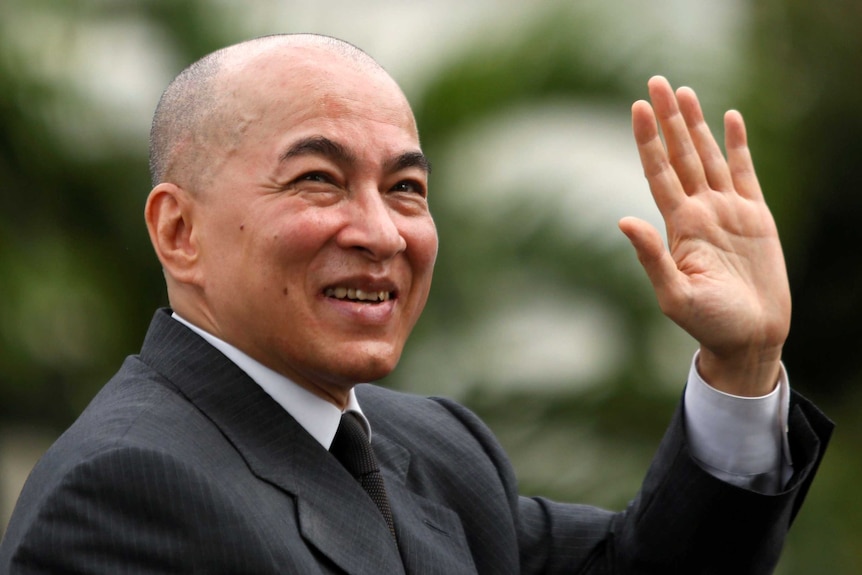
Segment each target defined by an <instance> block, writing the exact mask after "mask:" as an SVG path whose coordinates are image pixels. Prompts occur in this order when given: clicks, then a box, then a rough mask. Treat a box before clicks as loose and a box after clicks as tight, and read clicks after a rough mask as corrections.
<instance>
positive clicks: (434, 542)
mask: <svg viewBox="0 0 862 575" xmlns="http://www.w3.org/2000/svg"><path fill="white" fill-rule="evenodd" d="M363 411H365V409H364V408H363ZM367 415H368V416H369V418H370V419H371V427H372V430H374V429H377V428H379V426H377V427H375V425H374V419H373V415H374V414H373V413H372V412H370V410H369V411H368V412H367ZM372 444H373V446H374V452H375V455H377V459H378V460H379V462H380V467H381V471H382V473H383V478H384V481H385V482H386V493H387V495H388V496H389V504H390V507H391V508H392V515H393V518H394V520H395V532H396V533H397V536H398V545H399V547H400V550H401V557H402V561H403V563H404V569H405V571H407V573H417V574H419V573H421V574H422V575H459V574H474V573H476V567H475V565H474V564H473V557H472V554H471V553H470V548H469V546H468V545H467V538H466V536H465V534H464V529H463V527H462V525H461V519H460V517H458V514H457V513H455V512H454V511H453V510H451V509H449V508H448V507H445V506H443V505H440V504H439V503H436V502H434V501H431V500H430V499H426V498H424V497H422V496H421V495H419V494H417V493H415V492H413V491H412V490H410V489H409V488H408V487H407V485H408V472H409V468H410V461H411V456H410V452H409V451H408V450H407V449H406V448H405V447H404V446H402V445H401V444H399V443H398V442H396V441H394V440H392V439H390V438H388V437H386V436H385V435H383V434H381V433H377V432H373V437H372Z"/></svg>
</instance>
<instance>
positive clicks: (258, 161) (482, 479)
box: [0, 35, 831, 575]
mask: <svg viewBox="0 0 862 575" xmlns="http://www.w3.org/2000/svg"><path fill="white" fill-rule="evenodd" d="M649 88H650V96H651V99H652V102H653V106H654V107H653V106H650V104H648V103H646V102H637V103H636V104H635V105H634V106H633V108H632V118H633V124H634V132H635V138H636V140H637V144H638V148H639V150H640V155H641V161H642V163H643V166H644V171H645V174H646V176H647V179H648V181H649V184H650V188H651V190H652V194H653V196H654V198H655V200H656V202H657V204H658V206H659V209H660V210H661V213H662V215H663V216H664V218H665V220H666V224H667V231H668V243H669V248H670V251H667V250H666V249H665V248H664V246H663V243H662V241H661V238H660V236H659V234H658V232H657V231H656V230H655V229H653V228H652V227H651V226H649V225H648V224H646V223H645V222H643V221H640V220H636V219H633V218H626V219H624V220H622V221H621V222H620V227H621V229H622V231H623V232H624V233H625V234H626V235H627V236H628V237H629V239H630V240H631V242H632V244H633V245H634V247H635V249H636V251H637V254H638V257H639V259H640V261H641V262H642V264H643V266H644V268H645V269H646V272H647V274H648V276H649V278H650V280H651V282H652V284H653V286H654V288H655V291H656V294H657V296H658V300H659V303H660V305H661V307H662V309H663V310H664V311H665V313H666V314H667V315H668V316H669V317H671V318H672V319H673V320H674V321H676V322H677V323H678V324H680V325H681V326H682V327H683V328H684V329H686V330H687V331H688V332H689V333H690V334H692V335H693V336H694V337H695V338H696V339H697V340H698V341H699V342H700V350H699V353H698V355H697V357H696V361H695V364H696V369H694V368H693V369H692V373H691V375H690V377H689V384H688V386H687V389H686V395H685V398H684V401H683V403H682V405H681V407H680V409H679V410H678V413H677V414H676V415H675V416H674V420H673V421H672V423H671V426H670V428H669V430H668V433H667V435H666V437H665V439H664V440H663V442H662V444H661V446H660V448H659V451H658V453H657V455H656V459H655V460H654V462H653V464H652V466H651V468H650V470H649V472H648V473H647V476H646V479H645V481H644V484H643V487H642V490H641V492H640V493H639V494H638V496H637V497H636V498H635V499H634V500H633V502H632V503H631V505H630V506H629V507H628V509H627V510H626V511H625V512H622V513H611V512H608V511H603V510H599V509H595V508H591V507H587V506H581V505H569V504H560V503H554V502H550V501H548V500H545V499H541V498H521V497H519V496H518V495H517V491H516V484H515V479H514V477H513V473H512V470H511V467H510V465H509V463H508V461H507V459H506V456H505V454H503V452H502V450H501V448H500V446H499V445H498V444H497V442H496V440H495V439H494V437H493V435H492V434H491V433H490V431H489V430H488V429H487V428H486V427H485V426H484V425H483V424H482V423H481V422H480V421H478V419H477V418H476V417H475V416H474V415H472V414H471V413H470V412H469V411H467V410H466V409H465V408H463V407H461V406H459V405H457V404H455V403H453V402H451V401H448V400H444V399H427V398H420V397H414V396H410V395H405V394H400V393H396V392H393V391H388V390H385V389H381V388H379V387H376V386H372V385H358V384H357V382H368V381H374V380H376V379H378V378H380V377H382V376H384V375H386V374H387V373H389V372H390V371H391V370H392V369H394V367H395V365H396V363H397V361H398V359H399V357H400V354H401V350H402V347H403V345H404V343H405V341H406V339H407V336H408V335H409V333H410V331H411V329H412V327H413V325H414V323H415V322H416V320H417V318H418V317H419V314H420V313H421V311H422V308H423V306H424V304H425V301H426V297H427V295H428V291H429V287H430V283H431V272H432V268H433V265H434V260H435V256H436V252H437V235H436V231H435V227H434V223H433V220H432V219H431V215H430V213H429V209H428V197H427V192H428V170H429V164H428V162H427V160H426V159H425V156H424V155H423V154H422V151H421V148H420V145H419V136H418V131H417V128H416V125H415V121H414V119H413V115H412V112H411V110H410V107H409V105H408V103H407V101H406V99H405V97H404V95H403V94H402V92H401V90H400V89H399V88H398V86H397V85H396V84H395V82H394V81H393V80H392V79H391V78H390V77H389V76H388V74H386V73H385V72H384V71H383V70H382V69H381V68H380V67H379V65H377V64H376V63H375V62H374V61H373V60H372V59H371V58H370V57H369V56H367V55H366V54H364V53H363V52H361V51H359V50H358V49H356V48H354V47H353V46H350V45H348V44H346V43H344V42H341V41H338V40H335V39H332V38H327V37H321V36H313V35H290V36H274V37H266V38H262V39H257V40H254V41H251V42H246V43H243V44H240V45H237V46H233V47H229V48H227V49H224V50H222V51H219V52H216V53H215V54H212V55H210V56H208V57H206V58H204V59H202V60H201V61H199V62H197V63H196V64H194V65H192V66H191V67H190V68H188V69H187V70H186V71H184V72H183V73H182V74H180V76H179V77H178V78H177V79H176V80H175V81H174V82H173V83H172V84H171V86H170V87H169V88H168V89H167V91H166V92H165V94H164V95H163V97H162V100H161V102H160V104H159V107H158V109H157V111H156V115H155V118H154V122H153V130H152V135H151V171H152V174H153V180H154V186H155V187H154V188H153V190H152V191H151V193H150V196H149V198H148V200H147V205H146V212H145V215H146V222H147V227H148V230H149V233H150V238H151V240H152V243H153V246H154V248H155V251H156V253H157V255H158V257H159V260H160V261H161V263H162V266H163V268H164V273H165V278H166V282H167V288H168V295H169V299H170V304H171V308H172V311H171V310H160V311H159V312H157V313H156V316H155V318H154V320H153V323H152V325H151V327H150V331H149V333H148V334H147V337H146V339H145V342H144V345H143V348H142V351H141V354H140V355H139V356H134V357H130V358H128V359H127V361H126V362H125V363H124V365H123V367H122V368H121V369H120V371H119V372H118V374H117V375H116V376H115V377H114V378H113V379H112V380H111V381H110V382H109V383H108V384H107V385H106V387H105V388H104V389H103V390H102V391H101V392H100V393H99V394H98V395H97V396H96V398H94V400H93V402H92V404H91V405H90V406H89V407H88V408H87V409H86V410H85V411H84V413H83V414H82V415H81V417H80V418H79V420H78V421H77V422H76V423H75V424H74V425H73V426H72V427H71V428H70V429H69V430H68V431H67V432H66V433H65V434H64V435H63V436H62V437H61V438H60V439H59V440H58V441H57V443H56V444H55V445H54V446H53V447H52V448H51V449H50V450H49V451H48V453H47V454H46V455H45V456H44V457H43V458H42V460H41V461H40V462H39V464H38V465H37V466H36V468H35V469H34V471H33V473H32V474H31V477H30V478H29V479H28V482H27V485H26V486H25V488H24V490H23V492H22V494H21V497H20V499H19V502H18V505H17V508H16V510H15V512H14V516H13V518H12V520H11V522H10V525H9V529H8V532H7V534H6V538H5V540H4V541H3V543H2V547H0V565H2V570H3V572H7V571H8V572H12V573H48V572H61V571H62V572H67V571H68V572H76V573H79V572H80V573H123V572H134V573H139V572H141V573H144V572H148V573H150V572H151V573H162V572H176V573H186V572H200V573H300V574H313V573H355V574H359V573H367V574H372V573H373V574H380V573H386V574H388V573H421V574H433V573H439V574H446V575H453V574H460V573H494V574H497V573H519V572H520V573H686V574H690V573H733V574H740V573H767V572H769V571H771V570H772V568H773V566H774V564H775V562H776V561H777V558H778V554H779V552H780V548H781V544H782V541H783V537H784V534H785V532H786V530H787V528H788V527H789V525H790V523H791V521H792V519H793V517H794V516H795V514H796V512H797V510H798V508H799V506H800V505H801V503H802V500H803V499H804V496H805V493H806V491H807V489H808V486H809V485H810V482H811V480H812V478H813V476H814V473H815V471H816V468H817V466H818V464H819V461H820V458H821V457H822V454H823V450H824V448H825V445H826V442H827V440H828V437H829V434H830V432H831V424H830V423H829V422H828V420H827V419H826V418H825V417H824V416H823V415H821V414H820V413H819V412H818V411H817V410H816V408H814V407H812V406H811V405H810V404H808V403H807V402H806V401H805V400H804V399H802V398H800V397H798V396H796V395H793V396H792V397H791V396H790V393H789V390H788V388H787V381H786V376H785V375H784V373H783V370H782V367H781V365H780V358H781V348H782V345H783V343H784V340H785V338H786V336H787V332H788V329H789V319H790V297H789V290H788V286H787V277H786V272H785V269H784V262H783V256H782V253H781V247H780V244H779V242H778V236H777V232H776V229H775V225H774V223H773V220H772V217H771V215H770V213H769V210H768V209H767V207H766V205H765V203H764V201H763V197H762V195H761V193H760V189H759V187H758V184H757V180H756V178H755V176H754V171H753V167H752V164H751V159H750V157H749V153H748V149H747V145H746V138H745V132H744V127H743V122H742V118H741V116H740V115H739V114H738V113H736V112H729V113H728V114H727V116H726V119H725V122H726V133H727V136H726V145H727V154H728V157H727V161H725V159H724V157H723V155H722V154H721V152H720V150H719V148H718V146H717V144H716V143H715V141H714V140H713V138H712V136H711V135H710V133H709V130H708V128H707V126H706V125H705V123H704V121H703V117H702V114H701V112H700V108H699V105H698V102H697V98H696V97H695V95H694V93H693V92H691V91H690V90H687V89H680V90H678V91H677V92H676V94H675V93H674V92H673V90H672V89H671V88H670V86H669V85H668V84H667V82H666V81H665V80H664V79H662V78H654V79H652V80H651V81H650V83H649ZM656 117H658V121H659V123H660V125H661V129H662V131H663V133H664V136H665V140H666V142H667V147H666V148H665V146H664V145H663V144H662V142H661V140H660V138H659V135H658V127H657V124H656ZM704 380H705V381H706V382H708V384H707V383H705V382H704ZM342 413H348V414H356V415H345V416H344V417H343V421H344V423H342ZM350 422H352V425H353V427H352V428H351V429H354V430H358V431H355V432H354V435H357V436H359V437H361V438H362V440H363V441H365V446H363V447H357V448H356V449H357V450H360V449H367V436H368V434H369V432H370V435H371V442H372V445H373V450H374V454H375V455H376V460H377V461H378V462H379V470H380V471H381V472H382V478H383V482H382V483H380V482H379V479H380V473H377V471H376V470H375V469H374V466H373V465H372V466H371V468H370V469H369V470H368V471H361V472H359V471H355V470H354V469H353V465H354V464H353V463H350V462H349V461H348V460H347V459H344V460H342V459H341V458H342V457H343V455H342V454H343V453H344V452H345V451H350V450H351V449H353V448H352V447H344V446H345V445H346V443H345V442H346V441H348V440H346V439H344V438H345V437H346V435H344V434H343V429H346V428H347V427H348V426H349V425H351V423H350ZM785 426H786V427H787V432H786V434H785V432H784V430H783V428H784V427H785ZM330 448H331V450H332V452H330V451H329V450H330ZM375 455H365V456H364V457H365V458H366V459H369V460H371V461H372V464H373V460H374V458H375ZM575 456H576V454H573V457H575ZM342 461H344V462H343V463H342ZM573 464H576V463H573ZM355 475H360V476H361V477H360V481H357V480H356V477H354V476H355ZM368 483H371V484H372V485H371V486H370V487H369V485H368ZM366 489H367V491H366Z"/></svg>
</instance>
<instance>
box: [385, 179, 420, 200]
mask: <svg viewBox="0 0 862 575" xmlns="http://www.w3.org/2000/svg"><path fill="white" fill-rule="evenodd" d="M392 191H393V192H407V193H413V194H419V195H420V196H422V197H423V198H424V197H425V196H426V195H427V190H426V189H425V185H424V184H422V183H421V182H417V181H415V180H401V181H400V182H398V183H397V184H395V185H394V186H392Z"/></svg>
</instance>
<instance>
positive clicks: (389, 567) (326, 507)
mask: <svg viewBox="0 0 862 575" xmlns="http://www.w3.org/2000/svg"><path fill="white" fill-rule="evenodd" d="M168 314H169V312H167V311H166V310H160V311H159V312H157V313H156V317H155V318H154V320H153V323H152V324H151V326H150V330H149V332H148V333H147V337H146V340H145V342H144V346H143V349H142V350H141V359H142V360H143V361H144V362H146V363H148V364H149V365H151V366H152V367H153V368H154V369H156V370H157V371H158V372H160V373H161V374H163V375H164V376H165V377H166V378H167V380H168V381H169V382H170V384H172V385H173V386H174V387H175V388H176V389H177V390H178V391H179V392H180V393H181V394H183V395H184V396H185V397H186V398H188V400H189V401H190V402H192V403H193V404H194V405H195V406H196V407H197V408H198V409H200V410H201V411H202V412H203V413H204V414H205V415H206V416H207V417H208V418H209V419H210V420H211V421H212V422H213V423H214V424H215V425H216V426H217V427H218V428H219V429H220V430H221V431H222V433H223V434H224V435H225V437H227V439H228V440H229V441H230V442H231V443H232V444H233V445H234V447H235V448H236V449H237V450H238V451H239V452H240V454H242V456H243V458H244V459H245V460H246V462H247V463H248V465H249V468H250V469H251V471H252V473H254V475H256V476H257V477H258V478H260V479H262V480H264V481H267V482H269V483H271V484H273V485H275V486H277V487H279V488H280V489H282V490H284V491H285V492H287V493H289V494H290V495H292V496H293V497H294V498H295V499H296V505H297V510H298V511H297V514H298V517H297V522H298V527H299V530H300V533H301V534H302V536H303V537H304V538H305V539H306V541H307V542H308V543H309V544H311V545H312V546H314V547H316V548H317V549H318V550H319V551H320V552H321V553H323V554H324V555H326V556H327V557H329V558H330V559H331V560H332V561H333V562H334V563H336V564H337V565H338V566H339V567H341V568H342V569H344V571H345V572H347V573H355V574H370V573H387V574H388V573H392V574H398V573H403V572H404V569H403V566H402V564H401V561H400V558H399V556H398V551H397V549H396V546H395V544H394V542H393V541H392V536H391V535H390V534H389V530H388V528H387V526H386V523H385V521H384V520H383V517H382V516H381V515H380V512H379V511H378V510H377V508H376V506H375V505H374V503H373V502H372V501H371V499H370V498H369V497H368V496H367V494H366V493H365V492H364V491H363V490H362V488H361V487H360V485H359V484H358V483H357V482H356V481H355V480H354V479H353V478H352V477H351V476H350V475H349V474H348V473H347V471H346V470H345V469H344V468H343V467H342V466H341V464H339V463H338V461H337V460H336V459H335V458H334V457H332V456H331V455H330V454H329V453H328V452H327V451H326V450H325V449H324V448H323V447H322V446H321V445H320V444H319V443H317V441H315V440H314V438H312V437H311V436H310V435H309V434H308V433H307V432H306V431H305V430H304V429H302V427H301V426H300V425H299V424H298V423H297V422H296V421H295V420H294V419H293V418H292V417H290V415H289V414H287V413H286V412H285V411H284V410H283V409H282V408H281V406H279V405H278V404H277V403H276V402H275V401H274V400H273V399H272V398H271V397H269V395H267V394H266V392H264V391H263V390H262V389H261V388H260V386H258V385H257V384H256V383H255V382H254V381H252V380H251V379H250V378H249V377H248V376H247V375H246V374H245V372H243V371H242V370H241V369H239V368H238V367H237V366H236V365H235V364H234V363H233V362H231V361H230V360H229V359H227V358H226V357H225V356H224V355H222V354H221V353H220V352H219V351H218V350H216V349H215V348H213V347H212V346H211V345H209V344H208V343H207V342H206V341H205V340H203V339H202V338H200V337H199V336H198V335H197V334H195V333H194V332H192V331H191V330H189V329H188V328H186V327H185V326H183V325H182V324H180V323H179V322H177V321H175V320H174V319H172V318H171V317H170V316H169V315H168ZM396 520H397V519H396Z"/></svg>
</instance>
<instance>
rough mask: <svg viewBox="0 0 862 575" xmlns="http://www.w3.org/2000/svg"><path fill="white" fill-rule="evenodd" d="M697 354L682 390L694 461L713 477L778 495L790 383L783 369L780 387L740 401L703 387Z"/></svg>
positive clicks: (785, 463)
mask: <svg viewBox="0 0 862 575" xmlns="http://www.w3.org/2000/svg"><path fill="white" fill-rule="evenodd" d="M696 365H697V354H695V356H694V359H693V360H692V363H691V369H690V371H689V376H688V385H687V386H686V389H685V399H684V401H685V416H686V417H685V425H686V430H687V433H688V438H689V445H690V448H691V453H692V456H693V457H694V458H695V459H696V460H697V461H698V462H699V463H700V464H701V465H702V466H703V467H704V468H705V469H706V470H707V471H708V472H710V473H711V474H712V475H714V476H716V477H718V478H720V479H723V480H725V481H728V482H730V483H733V484H734V485H739V486H741V487H747V488H756V489H757V490H760V491H777V490H778V489H780V486H781V483H783V480H785V479H786V478H787V477H788V476H789V473H788V470H789V469H790V465H791V461H790V450H789V445H788V442H787V415H788V411H789V408H790V384H789V381H788V378H787V372H786V371H785V369H784V366H783V365H782V366H781V371H780V373H779V378H778V385H776V386H775V389H774V390H773V391H772V392H771V393H770V394H768V395H765V396H762V397H740V396H736V395H730V394H727V393H724V392H721V391H719V390H717V389H715V388H713V387H711V386H710V385H709V384H707V383H706V382H705V381H704V380H703V378H702V377H701V376H700V374H699V373H698V372H697V368H696Z"/></svg>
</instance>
